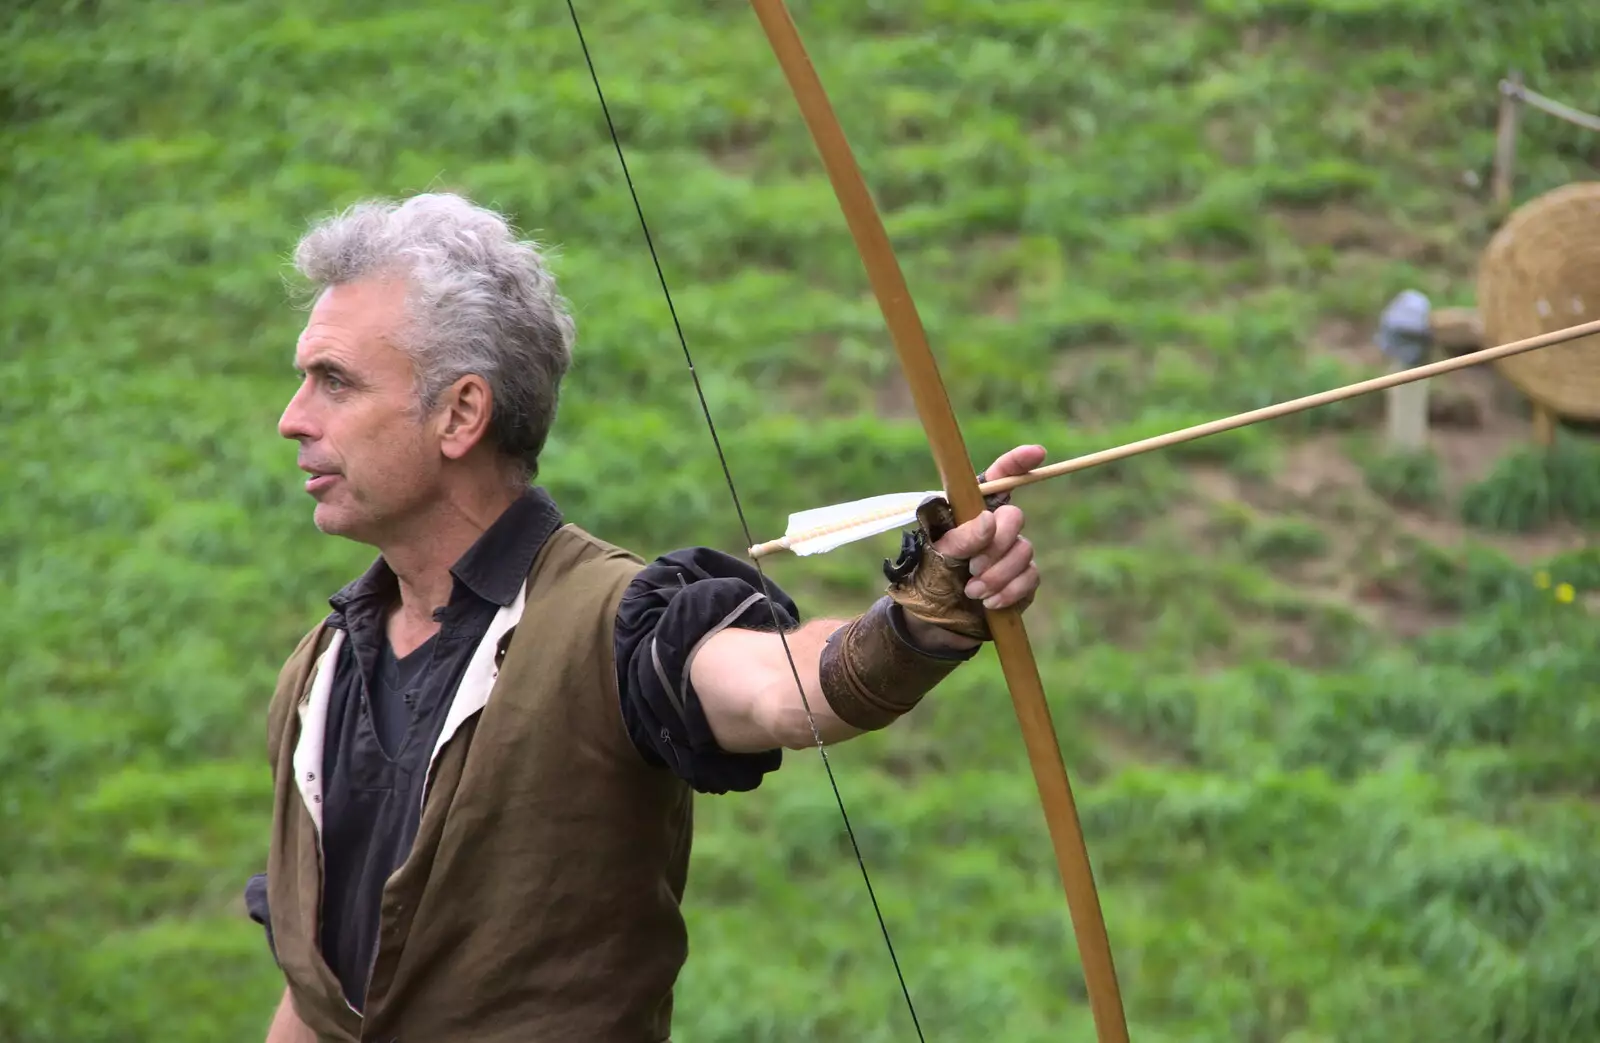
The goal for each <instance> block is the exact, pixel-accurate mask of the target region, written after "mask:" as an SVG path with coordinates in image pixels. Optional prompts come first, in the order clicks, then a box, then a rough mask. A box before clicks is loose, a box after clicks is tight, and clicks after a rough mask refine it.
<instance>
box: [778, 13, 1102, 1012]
mask: <svg viewBox="0 0 1600 1043" xmlns="http://www.w3.org/2000/svg"><path fill="white" fill-rule="evenodd" d="M750 5H751V7H753V8H754V9H755V13H756V17H757V18H758V19H760V21H761V27H762V29H763V30H764V31H765V32H766V35H767V40H768V41H769V42H770V43H771V45H772V51H773V54H774V55H775V56H776V57H777V59H778V64H779V65H781V66H782V67H783V73H784V76H786V77H787V78H788V80H789V87H790V89H791V90H792V91H793V92H794V97H795V101H796V102H797V103H798V104H799V106H800V112H801V114H802V116H803V117H804V118H805V122H806V126H807V127H808V128H809V129H810V131H811V137H812V140H813V141H814V142H815V143H816V146H817V151H818V153H819V154H820V155H821V157H822V162H823V165H824V166H826V167H827V170H828V178H829V180H830V181H832V182H833V191H834V194H835V195H836V196H837V197H838V199H839V207H840V209H841V210H843V211H844V217H845V220H846V222H847V223H848V224H849V226H850V234H851V236H853V237H854V239H855V242H856V249H857V250H858V251H859V252H860V254H861V261H862V263H863V264H864V265H865V266H866V270H867V277H868V278H869V279H870V281H871V283H872V292H873V294H874V295H875V296H876V297H877V299H878V306H879V308H880V309H881V310H882V311H883V318H884V322H885V323H886V324H887V325H888V327H889V334H890V336H891V338H892V339H893V341H894V346H895V350H896V352H897V353H898V354H899V356H900V367H901V370H902V371H903V372H904V374H905V378H906V382H907V384H909V385H910V388H911V396H912V399H913V400H914V401H915V403H916V408H917V416H918V417H919V418H920V419H921V421H922V428H923V431H924V432H926V434H927V436H928V445H929V447H930V448H931V449H932V451H933V459H934V462H935V464H936V465H937V466H938V469H939V478H940V481H941V484H942V486H943V488H944V491H945V495H946V496H947V497H948V498H949V500H950V506H951V508H952V509H953V511H954V512H955V517H956V521H957V522H965V521H968V520H970V519H972V518H975V517H977V516H978V515H979V514H980V513H982V512H983V511H984V510H985V504H984V500H983V494H982V493H981V492H979V490H978V480H977V477H976V474H975V473H974V468H973V466H972V460H971V458H970V456H969V455H968V453H967V447H966V443H965V441H964V440H963V439H962V437H961V427H960V425H959V424H957V423H956V417H955V412H954V411H953V410H952V409H951V407H950V397H949V395H948V394H947V393H946V392H945V386H944V381H943V379H942V378H941V377H940V376H939V367H938V364H937V362H936V361H935V360H934V357H933V352H932V350H930V349H929V347H928V337H927V333H926V331H925V330H924V329H923V325H922V319H921V317H920V316H919V315H918V313H917V307H916V304H915V303H914V302H913V301H912V299H911V291H910V289H909V288H908V287H907V286H906V280H905V275H904V273H903V272H902V271H901V269H900V262H899V260H898V259H897V258H896V256H895V252H894V247H893V246H892V245H891V244H890V242H889V234H888V232H887V230H886V229H885V228H884V226H883V219H882V218H881V217H880V216H879V214H878V208H877V206H876V205H875V204H874V203H873V201H872V195H871V193H870V192H869V191H868V189H867V184H866V181H865V180H864V179H863V178H862V176H861V168H860V167H859V165H857V163H856V159H855V154H854V153H853V152H852V151H851V148H850V143H849V141H848V140H847V139H846V137H845V133H844V129H843V128H842V127H840V125H839V119H838V117H837V116H836V115H835V114H834V111H833V105H832V104H831V103H830V102H829V101H828V94H827V91H826V90H825V89H824V88H823V86H822V81H821V79H820V78H819V77H818V76H817V71H816V69H815V68H814V67H813V66H812V64H811V59H810V57H809V56H808V55H807V54H806V49H805V44H804V43H803V42H802V41H801V39H800V33H799V30H798V29H796V28H795V24H794V19H793V18H792V17H791V16H790V14H789V9H788V8H787V7H786V6H785V5H784V3H783V0H750ZM988 618H989V627H990V629H991V631H992V632H993V634H994V646H995V652H996V654H997V655H998V656H999V659H1000V666H1001V669H1002V670H1003V671H1004V674H1005V679H1006V687H1007V688H1008V689H1009V690H1010V692H1011V702H1012V705H1013V706H1014V707H1015V709H1016V713H1017V722H1018V724H1019V725H1020V726H1021V729H1022V738H1023V742H1024V744H1025V745H1026V746H1027V750H1028V762H1029V764H1030V765H1031V766H1032V768H1033V778H1034V782H1035V783H1036V784H1037V786H1038V789H1039V801H1040V803H1041V805H1042V806H1043V808H1044V817H1045V822H1046V824H1047V825H1048V826H1049V830H1050V839H1051V842H1052V843H1053V845H1054V847H1055V855H1056V865H1057V867H1058V868H1059V869H1060V872H1061V882H1062V885H1063V887H1064V888H1065V890H1066V895H1067V908H1068V911H1069V912H1070V914H1071V916H1072V927H1073V933H1074V934H1075V935H1076V937H1077V941H1078V954H1079V957H1080V959H1081V961H1082V963H1083V973H1084V978H1085V981H1086V984H1087V986H1088V993H1089V1005H1090V1009H1091V1010H1092V1011H1093V1013H1094V1022H1095V1030H1096V1032H1097V1033H1098V1035H1099V1038H1100V1040H1101V1043H1127V1039H1128V1026H1127V1018H1126V1015H1125V1014H1124V1012H1123V1007H1122V994H1121V989H1120V987H1119V985H1118V983H1117V972H1116V964H1115V961H1114V960H1113V959H1112V955H1111V942H1110V939H1109V938H1108V936H1107V934H1106V924H1105V914H1104V913H1103V912H1102V910H1101V908H1100V896H1099V892H1098V890H1097V889H1096V887H1095V881H1094V871H1093V869H1092V867H1091V866H1090V864H1089V851H1088V848H1087V846H1086V845H1085V843H1084V839H1083V826H1082V823H1081V822H1080V821H1079V819H1078V809H1077V804H1076V802H1075V801H1074V800H1073V797H1072V783H1071V782H1070V781H1069V780H1068V778H1067V769H1066V765H1065V763H1064V762H1063V761H1062V759H1061V746H1060V741H1059V739H1058V738H1057V736H1056V731H1055V725H1054V724H1053V723H1052V721H1051V719H1050V706H1049V703H1048V702H1047V701H1046V699H1045V694H1044V682H1043V681H1042V680H1041V679H1040V677H1039V665H1038V663H1037V662H1036V661H1035V659H1034V655H1033V648H1032V645H1031V644H1030V643H1029V641H1028V631H1027V628H1026V627H1025V626H1024V625H1023V622H1022V616H1021V614H1020V613H1019V612H1017V611H1015V610H1014V609H1002V610H999V611H994V610H991V611H989V612H988Z"/></svg>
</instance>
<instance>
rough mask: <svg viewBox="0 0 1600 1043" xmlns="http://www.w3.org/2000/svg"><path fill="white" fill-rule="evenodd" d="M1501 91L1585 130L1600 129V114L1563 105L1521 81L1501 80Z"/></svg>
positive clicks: (1507, 95)
mask: <svg viewBox="0 0 1600 1043" xmlns="http://www.w3.org/2000/svg"><path fill="white" fill-rule="evenodd" d="M1500 93H1501V94H1503V95H1505V96H1506V97H1508V98H1515V99H1516V100H1517V101H1520V102H1522V103H1523V104H1525V105H1531V106H1533V107H1534V108H1536V109H1538V110H1540V111H1541V112H1547V113H1549V114H1550V115H1552V116H1555V117H1556V118H1557V119H1564V120H1566V121H1567V122H1568V123H1571V124H1574V125H1575V126H1579V127H1583V128H1584V129H1585V130H1593V131H1600V116H1591V115H1589V114H1588V113H1587V112H1580V111H1579V110H1578V109H1575V108H1573V107H1572V106H1571V105H1563V104H1562V103H1561V102H1559V101H1556V100H1555V99H1553V98H1547V97H1545V96H1544V95H1543V94H1540V93H1539V92H1537V91H1531V90H1529V89H1528V88H1526V87H1524V86H1523V85H1522V84H1520V83H1515V82H1513V81H1511V80H1501V81H1500Z"/></svg>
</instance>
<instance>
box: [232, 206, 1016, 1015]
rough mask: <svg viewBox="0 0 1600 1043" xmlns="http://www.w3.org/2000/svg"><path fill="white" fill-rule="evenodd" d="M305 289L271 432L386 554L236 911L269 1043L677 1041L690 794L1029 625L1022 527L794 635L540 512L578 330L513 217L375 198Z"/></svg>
mask: <svg viewBox="0 0 1600 1043" xmlns="http://www.w3.org/2000/svg"><path fill="white" fill-rule="evenodd" d="M296 265H297V267H298V269H299V271H300V272H301V273H302V274H303V275H304V276H305V277H306V278H307V279H309V280H310V281H311V282H312V284H313V285H314V286H315V287H316V288H317V290H318V295H317V297H316V300H315V303H314V305H313V307H312V309H311V312H310V315H309V319H308V322H307V324H306V326H305V329H304V331H303V332H302V333H301V335H300V338H299V343H298V345H297V347H296V351H295V365H296V369H297V371H298V372H299V373H300V374H301V375H302V380H301V383H300V385H299V387H298V389H297V390H296V392H295V394H294V396H293V398H292V399H291V400H290V402H289V403H288V406H287V407H286V409H285V410H284V413H283V416H282V419H281V420H280V422H279V431H280V433H281V434H282V435H283V436H284V437H285V438H290V439H293V440H295V441H296V442H298V443H299V445H300V450H299V463H300V467H301V469H302V470H304V471H306V472H307V474H308V475H309V478H308V479H307V481H306V491H307V492H308V493H309V494H310V496H311V498H312V500H314V501H315V504H316V507H315V521H316V525H317V527H318V528H319V529H320V530H321V531H323V532H325V533H329V534H333V535H338V536H343V537H345V538H347V539H351V540H357V541H360V542H363V543H367V544H370V545H372V546H374V547H376V548H377V550H378V552H379V556H378V557H377V559H376V560H375V561H374V562H373V564H372V565H371V567H370V568H369V569H368V570H367V571H366V573H365V574H364V575H362V576H361V577H359V578H357V579H355V580H354V581H352V582H351V583H350V584H349V585H348V586H346V587H345V588H344V589H343V590H341V591H339V592H338V593H337V594H335V595H334V596H333V597H332V598H331V599H330V604H331V607H332V612H331V613H330V614H329V615H328V616H327V618H326V619H325V620H323V621H322V622H321V623H319V624H318V625H317V626H316V627H314V628H313V629H312V630H311V631H310V632H309V633H308V634H307V635H306V636H305V637H304V638H303V639H302V641H301V642H300V645H299V647H298V648H296V650H295V651H294V653H293V654H292V655H291V656H290V658H289V660H288V661H287V662H286V663H285V665H284V667H283V670H282V672H281V673H280V676H279V681H278V685H277V689H276V692H275V693H274V696H273V699H272V704H271V708H270V710H269V713H268V754H269V758H270V761H271V764H272V769H273V780H274V811H273V826H272V836H271V844H270V851H269V857H268V862H267V871H266V872H265V873H263V874H260V875H258V876H256V877H254V878H252V880H251V881H250V885H249V887H248V888H247V891H246V896H247V902H248V905H249V907H250V911H251V916H252V918H253V919H255V920H257V921H258V922H260V923H262V924H263V925H264V926H265V928H266V934H267V940H268V942H269V944H270V945H271V948H272V952H273V955H274V957H275V959H276V960H277V962H278V964H279V966H280V967H282V969H283V972H284V976H285V980H286V988H285V991H284V995H283V998H282V1001H281V1003H280V1005H279V1008H278V1011H277V1014H276V1016H275V1018H274V1021H273V1023H272V1027H271V1029H270V1030H269V1035H268V1039H269V1041H271V1043H290V1041H301V1040H341V1041H354V1040H385V1041H387V1040H396V1039H405V1040H417V1041H427V1043H453V1041H456V1040H468V1039H471V1040H474V1041H479V1043H498V1041H511V1040H517V1041H528V1043H558V1041H559V1043H567V1041H572V1043H578V1041H583V1043H652V1041H659V1040H664V1039H667V1038H668V1036H669V1033H670V1022H671V1011H672V1006H671V1004H672V987H673V984H674V982H675V980H676V977H677V975H678V972H679V970H680V969H681V967H682V965H683V962H684V960H685V957H686V952H687V941H686V938H685V931H684V924H683V920H682V917H681V915H680V912H679V902H680V900H681V898H682V894H683V887H684V881H685V876H686V873H687V867H688V858H689V848H690V839H691V837H690V834H691V814H690V810H691V797H692V794H693V793H694V792H697V791H698V792H711V793H722V792H728V791H731V790H749V789H753V788H754V787H755V786H757V785H758V784H759V783H760V781H761V778H762V777H763V775H764V774H765V773H767V772H770V771H772V770H774V769H775V768H777V767H778V764H779V761H780V757H781V754H782V750H783V749H784V748H785V747H787V748H790V749H800V748H806V747H810V746H812V745H814V742H815V739H814V736H813V732H812V724H811V720H812V717H814V720H815V724H816V728H817V730H818V732H819V733H820V735H821V737H822V740H823V741H825V742H830V743H835V742H841V741H844V740H846V739H849V738H851V737H853V736H856V735H859V734H862V733H863V732H865V731H870V730H873V729H877V728H882V727H885V726H886V725H888V724H889V723H891V722H892V721H894V720H895V719H896V718H898V717H899V716H901V715H903V714H904V713H906V712H907V711H909V710H910V709H911V708H912V707H914V706H915V705H916V704H917V702H918V701H919V700H920V699H921V698H922V697H923V696H924V695H925V694H926V693H927V692H928V691H929V690H930V689H931V688H933V687H934V686H935V685H936V684H937V683H938V682H939V681H940V679H942V678H943V677H944V676H946V675H947V674H948V673H949V672H950V671H951V670H953V669H954V668H955V667H956V666H958V665H959V664H960V663H961V662H963V661H965V660H967V659H969V658H971V656H972V655H973V654H975V653H976V651H977V649H978V647H979V646H980V644H981V642H982V641H983V640H984V639H986V638H987V637H988V632H987V627H986V623H985V617H984V614H983V609H984V607H985V606H988V607H994V608H998V607H1010V606H1021V607H1026V605H1027V603H1029V602H1030V601H1031V599H1032V597H1033V594H1034V592H1035V590H1036V588H1037V586H1038V571H1037V568H1036V567H1035V565H1034V562H1033V553H1032V549H1031V547H1030V546H1029V544H1028V541H1027V540H1025V539H1023V538H1022V537H1021V535H1020V533H1021V529H1022V524H1023V518H1022V514H1021V512H1020V511H1018V510H1017V509H1016V508H1015V507H1013V506H1010V505H1008V504H1002V505H998V506H996V508H995V509H994V510H992V511H989V512H986V513H985V514H984V515H982V516H981V517H979V518H977V519H975V520H973V521H969V522H968V523H966V524H964V525H961V526H953V523H952V522H951V521H950V519H949V518H948V517H947V516H945V517H942V518H941V517H940V512H939V511H938V510H936V509H930V510H929V511H926V512H925V518H924V524H923V526H922V527H921V528H919V533H921V534H922V535H920V536H918V537H916V538H908V539H907V541H906V548H905V551H904V552H903V554H902V557H901V560H900V562H899V563H897V566H896V569H895V570H894V571H893V572H892V576H893V577H894V578H893V580H892V581H891V583H890V585H889V588H888V594H886V595H885V596H884V597H883V598H881V599H879V600H878V601H877V602H876V603H875V604H873V605H872V606H870V607H869V608H867V609H866V611H864V612H863V613H862V614H861V615H859V616H857V617H855V618H854V619H848V620H817V621H813V622H810V623H807V624H804V625H801V624H800V622H799V614H798V612H797V610H796V607H795V605H794V604H793V603H792V602H791V601H790V600H789V599H788V598H787V597H786V596H785V595H784V594H783V593H782V592H781V591H778V590H776V589H775V588H773V587H771V586H770V585H768V586H767V588H766V589H765V591H764V590H763V588H762V586H761V584H760V578H759V576H758V574H757V573H756V571H755V570H754V569H753V568H751V567H750V566H748V565H747V564H745V563H744V562H742V561H741V560H739V559H737V558H734V557H732V556H730V555H726V554H721V553H718V552H715V551H711V550H708V549H705V548H695V549H690V550H686V551H681V552H677V553H674V554H671V555H667V556H665V557H662V558H659V559H657V560H655V561H653V562H650V563H646V562H644V561H643V560H642V559H640V558H638V557H636V556H634V555H632V554H630V553H628V552H626V551H624V550H621V549H619V548H616V547H613V546H611V545H609V544H607V543H605V542H604V541H602V540H600V539H597V538H596V537H594V536H591V535H589V534H588V533H586V532H584V531H583V530H582V529H581V528H579V527H577V526H575V525H571V524H567V523H565V522H564V521H563V519H562V517H561V514H560V512H559V510H558V508H557V506H556V505H555V504H554V502H552V500H551V499H550V498H549V496H548V495H547V494H546V493H545V492H544V491H543V490H542V489H539V488H536V487H530V482H531V480H532V479H533V478H534V477H535V476H536V474H537V469H538V462H539V455H540V452H541V450H542V449H543V447H544V444H545V440H546V436H547V434H548V432H549V430H550V426H551V423H552V420H553V418H554V416H555V412H556V402H557V391H558V388H559V386H560V382H561V379H562V377H563V375H564V374H565V372H566V370H567V367H568V364H569V361H570V357H571V346H572V342H573V336H574V331H573V323H572V320H571V319H570V318H569V316H568V314H567V312H566V310H565V304H564V302H563V300H562V299H561V297H560V296H559V295H558V293H557V290H556V286H555V283H554V280H553V278H552V277H551V275H550V274H549V272H548V271H547V270H546V269H545V267H544V265H543V263H542V259H541V257H540V255H539V253H538V251H537V249H536V247H535V246H534V244H531V243H527V242H519V241H518V240H517V239H516V238H515V236H514V234H513V232H512V230H511V229H510V228H509V227H508V226H507V224H506V222H505V221H504V220H503V219H502V218H501V217H499V216H498V215H496V214H494V213H492V212H490V211H487V210H483V209H480V208H477V207H474V206H472V205H471V204H470V203H468V202H467V201H466V200H463V199H461V198H460V197H457V196H452V195H434V194H430V195H422V196H417V197H414V198H412V199H409V200H407V201H405V202H403V203H400V204H393V203H368V204H363V205H359V206H356V207H353V208H351V209H350V210H348V211H346V212H345V213H343V214H341V215H339V216H337V217H335V218H333V219H330V220H329V221H327V222H325V223H324V224H322V225H320V226H318V227H316V228H314V229H313V230H312V231H311V232H310V233H309V234H307V235H306V236H305V238H304V239H303V240H302V241H301V243H300V244H299V247H298V250H297V252H296ZM1043 456H1044V450H1043V449H1042V448H1040V447H1038V446H1024V447H1020V448H1018V449H1015V450H1013V451H1011V452H1010V453H1007V454H1006V455H1004V456H1002V457H1001V458H1000V459H999V460H997V461H996V462H995V464H994V466H993V467H992V468H991V469H990V471H989V472H988V473H989V474H990V476H992V477H998V476H1000V475H1005V474H1014V473H1018V472H1021V471H1024V470H1027V469H1029V468H1031V467H1034V466H1037V465H1038V463H1039V462H1040V461H1041V460H1042V459H1043ZM928 530H932V531H928ZM979 599H981V601H980V600H979ZM774 615H776V618H777V622H778V624H779V626H780V627H781V633H780V632H779V631H778V629H776V628H775V627H774V625H773V623H774ZM785 643H786V644H787V648H786V647H785ZM791 656H792V665H791V658H790V657H791ZM797 674H798V678H797V677H796V675H797ZM797 679H798V681H799V683H800V684H803V685H804V690H805V702H802V697H801V694H800V692H799V691H798V689H797V686H796V681H797ZM806 703H809V707H810V711H811V714H812V717H808V714H807V710H806Z"/></svg>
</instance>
